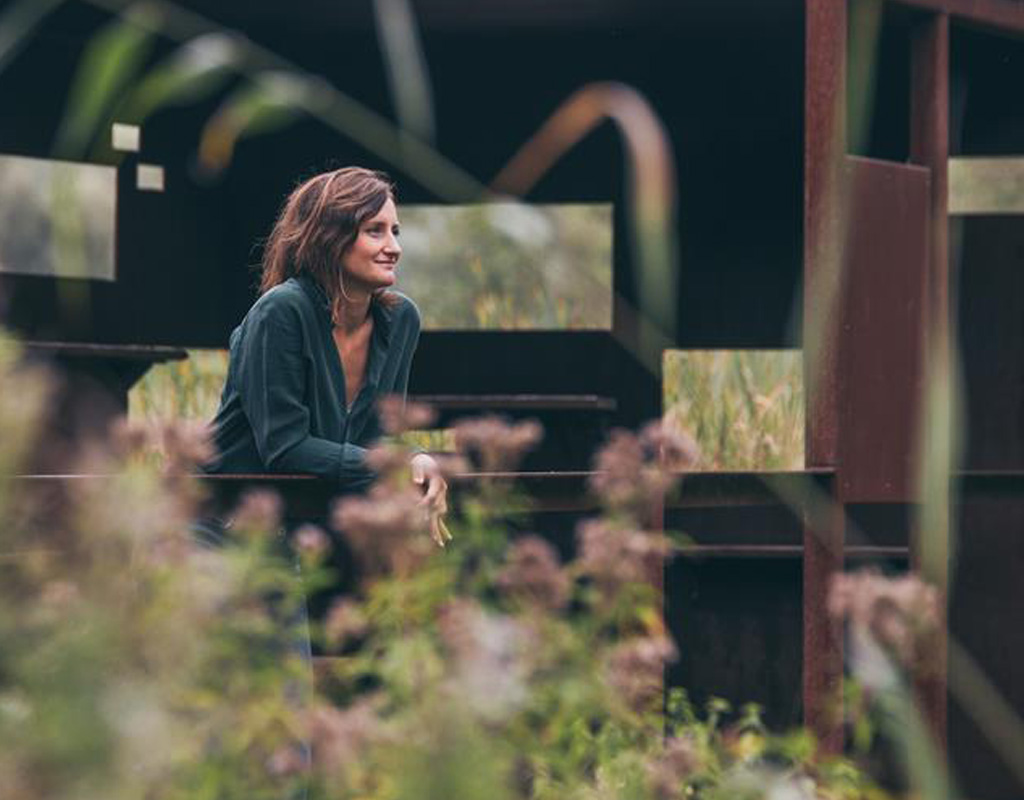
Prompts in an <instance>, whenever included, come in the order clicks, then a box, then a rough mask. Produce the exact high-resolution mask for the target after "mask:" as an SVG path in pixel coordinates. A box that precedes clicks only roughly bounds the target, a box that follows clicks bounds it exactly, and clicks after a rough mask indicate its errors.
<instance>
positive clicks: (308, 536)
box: [294, 524, 331, 561]
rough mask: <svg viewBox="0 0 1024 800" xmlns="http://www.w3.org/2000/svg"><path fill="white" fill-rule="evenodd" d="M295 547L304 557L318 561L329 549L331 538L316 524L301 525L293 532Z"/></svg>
mask: <svg viewBox="0 0 1024 800" xmlns="http://www.w3.org/2000/svg"><path fill="white" fill-rule="evenodd" d="M294 541H295V549H296V550H297V551H298V552H299V555H301V556H302V557H303V558H305V559H309V560H311V561H319V560H320V559H322V558H323V557H324V556H325V555H326V554H327V552H328V551H329V550H330V549H331V540H330V539H329V538H328V536H327V534H326V533H324V531H323V528H321V527H320V526H318V525H312V524H306V525H302V526H300V527H299V528H298V530H296V531H295V534H294Z"/></svg>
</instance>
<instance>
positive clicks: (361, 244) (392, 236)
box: [341, 198, 402, 292]
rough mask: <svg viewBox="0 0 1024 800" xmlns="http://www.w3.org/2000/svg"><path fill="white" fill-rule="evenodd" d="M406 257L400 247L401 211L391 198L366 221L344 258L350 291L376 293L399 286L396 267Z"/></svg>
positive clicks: (347, 287) (345, 278)
mask: <svg viewBox="0 0 1024 800" xmlns="http://www.w3.org/2000/svg"><path fill="white" fill-rule="evenodd" d="M401 255H402V246H401V245H400V244H399V243H398V210H397V209H396V208H395V203H394V201H393V200H391V198H388V199H387V200H386V201H385V202H384V205H383V206H381V209H380V211H378V212H377V213H376V215H375V216H373V217H371V218H370V219H368V220H366V222H364V223H363V224H362V225H361V226H360V228H359V233H358V235H357V236H356V239H355V241H354V242H353V243H352V245H351V246H350V247H349V248H348V250H347V251H346V252H345V255H344V256H343V257H342V264H341V265H342V270H343V276H344V281H345V288H346V290H348V289H350V288H355V289H363V290H365V291H368V292H372V291H374V290H376V289H381V288H384V287H387V286H391V285H392V284H394V282H395V267H396V265H397V264H398V259H399V257H401Z"/></svg>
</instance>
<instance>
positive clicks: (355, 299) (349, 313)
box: [334, 290, 373, 334]
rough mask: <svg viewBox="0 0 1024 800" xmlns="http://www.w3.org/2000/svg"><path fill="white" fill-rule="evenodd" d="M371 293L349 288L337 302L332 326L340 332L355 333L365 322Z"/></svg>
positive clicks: (368, 314)
mask: <svg viewBox="0 0 1024 800" xmlns="http://www.w3.org/2000/svg"><path fill="white" fill-rule="evenodd" d="M372 300H373V295H372V294H371V293H370V292H360V291H354V290H349V291H347V292H346V297H345V298H344V299H343V300H342V302H341V303H339V304H338V308H337V311H336V312H335V315H334V327H335V328H339V329H340V330H341V332H342V333H345V334H348V333H355V332H356V331H358V330H359V329H360V328H361V327H362V326H363V325H365V324H366V321H367V319H369V316H370V303H371V302H372Z"/></svg>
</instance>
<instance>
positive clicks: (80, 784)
mask: <svg viewBox="0 0 1024 800" xmlns="http://www.w3.org/2000/svg"><path fill="white" fill-rule="evenodd" d="M16 361H17V350H16V347H14V346H13V345H12V344H10V343H7V342H0V386H2V387H3V389H4V391H3V392H0V443H2V445H3V446H0V458H2V463H0V475H3V476H8V477H7V478H6V479H4V480H0V576H2V580H0V643H2V646H0V796H3V797H4V799H5V800H30V799H31V800H49V798H61V799H62V800H63V798H91V797H104V798H112V800H119V798H126V799H127V798H136V797H146V798H150V800H164V799H165V798H166V799H167V800H179V799H180V800H186V799H187V800H194V799H195V798H218V800H231V799H232V798H239V800H241V798H246V800H249V799H250V798H257V799H258V798H271V797H273V798H279V797H286V796H296V793H298V792H300V791H302V790H303V787H304V788H305V790H307V791H308V796H310V797H312V798H323V799H324V800H334V799H340V798H353V799H354V798H367V799H369V798H378V799H379V800H404V799H405V798H408V799H409V800H412V799H413V798H415V800H461V799H462V798H465V799H466V800H470V798H473V799H474V800H475V798H479V797H480V796H482V795H484V794H486V795H487V796H490V797H495V798H504V799H507V800H516V798H523V799H524V800H526V799H527V798H529V799H530V800H542V799H543V800H548V799H549V798H550V799H551V800H554V799H555V798H559V799H561V798H595V799H596V798H622V799H623V800H630V799H632V798H635V800H674V799H677V800H683V798H686V797H705V798H719V797H737V796H744V797H748V796H749V797H768V796H782V795H778V794H777V793H778V792H783V793H788V794H785V796H801V797H802V796H809V797H810V796H815V797H829V798H854V797H866V796H879V795H877V794H873V793H874V790H873V789H872V787H871V784H870V782H869V781H868V780H867V778H865V776H864V775H863V774H862V773H860V772H858V771H857V770H856V768H855V767H854V766H853V764H852V763H850V762H849V761H846V760H845V759H841V758H831V757H824V756H822V755H820V754H818V753H817V752H816V748H815V745H814V742H813V739H812V738H811V737H810V736H809V735H808V734H806V733H798V734H793V735H787V736H782V737H779V736H775V735H773V734H772V733H770V732H769V731H767V730H766V729H765V728H764V726H763V724H762V723H761V721H760V715H759V712H758V710H757V709H756V708H755V707H746V708H744V709H741V711H740V713H733V712H732V710H731V707H730V706H729V704H728V703H725V702H724V701H721V700H715V701H713V702H712V704H711V705H710V706H709V708H708V709H707V710H704V711H699V710H696V709H694V708H693V707H692V706H691V705H690V704H689V702H688V701H687V699H686V695H685V693H684V692H681V691H675V692H673V693H672V694H671V695H670V697H669V702H668V705H667V706H666V705H665V703H664V698H663V682H662V681H663V678H662V676H663V669H664V664H665V662H666V661H667V660H671V659H672V658H674V657H675V647H674V645H673V643H672V642H671V641H670V639H669V637H668V634H667V632H666V627H665V623H664V620H663V619H662V616H661V599H660V596H659V594H658V592H657V591H656V590H655V588H654V584H653V582H652V577H653V575H654V573H655V571H657V570H658V569H660V565H661V559H662V558H663V557H665V556H667V555H669V553H670V551H671V549H672V545H671V542H670V541H669V540H668V539H666V538H665V537H663V536H662V535H661V534H659V533H657V532H649V531H644V530H643V529H642V528H640V523H639V519H638V517H637V516H636V515H637V514H638V513H640V512H641V511H642V509H643V507H644V504H645V503H647V502H649V501H650V499H651V498H650V492H651V491H652V490H660V489H661V488H663V487H665V486H666V483H665V481H666V480H669V481H671V480H674V479H675V478H674V477H673V476H672V475H670V474H669V473H666V472H664V469H663V467H662V465H661V461H660V458H659V455H658V452H657V448H655V449H653V450H652V449H650V447H649V446H648V445H649V444H651V443H657V442H659V441H660V442H666V444H667V443H668V442H667V440H665V439H663V438H659V436H658V435H657V434H650V433H645V434H644V436H642V437H640V438H639V439H637V440H636V445H637V446H634V444H633V443H632V440H629V441H627V439H626V438H623V437H627V438H628V437H630V436H632V435H631V434H626V433H624V432H620V433H619V434H618V439H617V443H618V444H617V447H616V448H615V449H614V451H609V455H608V456H607V457H606V458H605V459H604V463H605V464H606V466H607V467H608V470H609V472H608V473H607V474H604V475H601V476H595V478H594V485H593V486H592V487H591V488H592V491H593V492H594V494H595V496H596V497H598V498H600V499H601V502H602V503H603V504H605V505H604V510H603V513H602V514H601V515H600V516H597V517H595V518H593V519H589V520H585V521H583V522H582V523H581V526H580V530H579V538H578V542H577V549H576V554H575V556H574V557H573V559H572V560H571V561H569V562H567V563H563V562H562V560H561V558H560V557H559V555H558V553H557V551H556V550H555V549H554V548H553V547H552V546H551V545H550V544H549V543H547V542H546V541H545V540H544V539H542V538H540V537H537V536H525V537H519V538H514V537H510V533H509V531H510V524H515V521H516V520H517V519H519V518H520V517H521V515H522V513H523V512H524V511H525V510H526V509H527V508H528V502H527V499H526V498H524V497H522V496H521V495H519V494H518V493H517V492H516V491H515V489H514V487H512V486H511V485H509V484H507V483H502V482H500V481H498V480H485V481H483V482H482V483H481V484H480V485H479V486H478V487H476V489H474V490H470V489H467V490H466V491H464V492H463V493H462V494H461V495H460V498H459V503H458V511H457V513H454V514H453V515H452V517H451V519H450V527H451V529H452V531H453V533H454V534H455V539H454V541H453V542H452V543H451V544H450V545H449V546H448V548H447V549H444V550H441V549H439V548H437V547H436V545H434V543H433V542H432V541H431V540H430V539H429V538H428V537H427V535H426V534H425V533H424V531H423V530H422V529H421V525H422V522H417V521H416V520H417V516H416V514H415V513H410V512H413V510H414V509H416V508H417V503H418V498H419V494H418V492H416V491H415V490H411V487H410V481H409V475H408V466H407V465H408V457H407V454H406V455H404V456H403V455H402V454H401V453H398V454H397V457H394V458H388V459H385V462H384V463H386V464H390V465H391V466H390V467H386V468H382V472H381V476H382V477H381V479H380V481H379V482H378V484H377V486H376V487H375V488H374V490H373V491H372V493H371V494H370V495H369V496H367V497H359V496H355V497H350V498H349V499H348V500H346V501H343V502H342V503H340V504H339V505H338V506H337V507H336V510H335V516H334V519H333V523H332V524H333V526H334V527H335V528H339V529H343V530H344V531H345V534H344V535H345V537H346V541H347V545H348V547H349V548H350V549H351V552H352V554H353V556H354V558H355V559H356V561H357V563H358V565H359V570H358V575H359V580H358V583H357V584H356V585H355V586H352V587H350V592H349V594H348V595H346V596H345V597H343V598H340V599H339V600H338V602H337V603H336V604H335V606H334V607H333V608H332V609H331V610H330V611H329V613H328V614H327V616H326V618H325V620H324V623H323V626H322V628H318V632H317V638H318V640H319V641H321V642H322V643H323V646H324V647H325V648H326V649H327V651H328V653H329V654H330V657H329V658H325V659H321V660H320V661H319V662H318V664H317V670H318V672H319V680H318V684H317V686H314V685H313V684H312V682H311V677H312V676H311V670H310V664H309V663H308V662H307V661H304V660H303V658H302V656H301V653H300V648H299V647H298V642H299V641H300V637H301V624H299V623H298V620H299V618H298V617H297V614H296V611H297V609H298V607H299V604H300V603H301V602H302V593H303V587H302V584H301V583H300V582H299V581H297V580H296V578H295V571H294V560H295V559H296V558H297V560H298V561H299V562H301V564H302V570H303V582H304V583H305V584H306V585H307V586H310V585H312V586H323V585H324V584H325V581H327V580H329V576H328V575H327V574H326V573H325V572H324V569H323V566H322V565H323V563H324V561H323V559H324V557H325V553H326V550H327V548H328V547H329V546H330V544H329V541H330V540H329V538H328V537H327V536H326V535H325V533H324V532H323V531H322V530H320V529H318V528H316V527H314V526H309V525H306V526H305V527H303V528H300V529H299V530H297V531H295V532H294V535H293V537H292V540H291V541H292V548H291V553H294V555H292V554H290V553H289V551H286V550H282V547H281V540H280V536H279V530H280V527H279V526H280V524H281V523H280V507H279V505H278V503H277V501H276V500H275V499H274V498H273V497H272V496H269V495H266V494H258V495H252V494H250V495H248V496H246V497H244V498H243V500H242V502H241V504H240V505H239V506H238V507H237V508H236V509H234V510H233V511H231V512H230V516H231V519H232V524H231V527H230V529H229V531H228V537H227V541H226V542H224V544H223V545H222V546H220V547H215V548H211V547H208V546H204V545H200V544H199V543H197V541H196V540H195V539H193V537H192V534H191V531H190V524H191V522H192V521H193V520H194V519H195V517H196V515H197V514H198V513H199V507H198V503H199V502H200V501H201V500H202V494H203V493H202V488H201V485H200V484H199V483H198V482H197V481H196V480H195V479H194V478H192V477H191V476H190V475H189V474H188V473H189V468H190V465H194V463H195V462H196V461H199V460H202V458H203V457H204V455H205V454H206V452H207V450H206V448H207V447H208V444H207V443H206V442H205V440H204V439H203V438H202V436H201V433H200V431H201V429H200V428H197V427H195V426H191V427H190V426H187V425H183V424H180V423H179V424H177V425H174V424H166V423H165V424H162V425H161V426H158V427H153V426H138V425H128V426H121V427H120V428H119V429H118V430H117V431H116V433H115V435H114V436H113V437H112V438H111V439H110V440H109V441H108V442H107V443H106V445H105V446H104V447H102V448H96V447H95V446H93V447H91V448H89V449H88V451H87V452H83V453H81V454H80V456H79V459H80V460H79V462H78V463H77V464H74V465H72V468H73V469H75V470H77V471H78V472H80V473H82V474H85V475H91V476H93V477H92V478H88V479H82V480H80V481H56V482H52V483H45V482H38V481H37V482H29V483H23V482H18V481H17V480H16V479H12V478H10V477H9V476H12V475H16V474H17V473H18V464H19V463H20V461H21V459H22V458H23V457H25V456H26V455H27V454H29V453H30V452H31V450H32V448H33V447H36V446H39V442H38V440H37V438H36V437H37V435H42V434H43V433H44V432H45V430H44V428H43V427H42V426H41V425H40V420H41V419H42V418H43V414H44V412H45V407H46V403H45V397H46V394H47V391H48V382H47V379H46V376H45V375H43V374H41V373H36V372H31V371H28V370H18V371H15V370H14V369H13V365H14V364H15V362H16ZM521 425H527V424H526V423H522V424H521ZM527 427H528V426H527ZM527 427H524V428H522V429H519V428H517V427H510V426H507V425H505V424H503V423H500V422H498V421H496V420H490V421H485V422H480V423H465V424H464V425H463V426H462V427H460V428H457V430H456V435H455V439H456V441H457V442H458V443H459V446H460V448H463V449H464V450H465V452H464V455H466V456H467V457H469V456H470V455H471V453H472V452H476V453H477V454H478V455H481V456H482V457H484V458H485V460H487V462H488V463H491V462H492V461H494V460H495V459H498V460H503V461H502V465H503V466H504V467H508V468H513V467H514V464H515V460H516V459H517V458H518V457H519V456H521V454H522V451H523V449H524V448H525V447H526V446H528V445H529V443H530V442H532V441H534V440H535V433H534V432H533V431H532V430H528V429H527ZM651 436H653V437H654V438H651ZM644 437H647V438H644ZM645 443H646V444H645ZM154 444H159V445H160V446H161V447H162V448H163V449H164V454H165V460H164V462H163V465H162V466H158V465H156V464H155V463H154V462H153V460H152V459H149V458H147V457H146V453H147V451H148V448H150V447H152V446H153V445H154ZM55 501H56V502H55ZM297 624H299V627H297ZM307 745H308V746H310V747H311V750H308V749H307ZM309 753H311V754H312V761H311V762H310V761H309V760H308V754H309ZM741 789H742V792H743V793H742V794H741V793H740V790H741ZM768 790H770V792H769V791H768ZM801 791H809V792H811V794H807V795H804V794H793V793H794V792H801ZM773 793H776V794H773Z"/></svg>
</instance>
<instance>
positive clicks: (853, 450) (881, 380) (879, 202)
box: [838, 157, 931, 503]
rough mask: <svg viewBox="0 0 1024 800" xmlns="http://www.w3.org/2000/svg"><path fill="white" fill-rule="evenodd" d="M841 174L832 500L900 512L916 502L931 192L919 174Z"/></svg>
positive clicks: (874, 169) (854, 163)
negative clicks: (845, 186) (846, 215)
mask: <svg viewBox="0 0 1024 800" xmlns="http://www.w3.org/2000/svg"><path fill="white" fill-rule="evenodd" d="M846 164H847V170H848V181H849V185H850V194H851V197H850V231H849V242H848V245H847V262H846V271H847V276H846V280H845V288H844V291H843V302H842V309H841V324H842V336H841V339H840V342H839V365H840V374H839V382H838V388H839V396H840V404H839V439H838V456H839V468H838V471H839V495H840V497H841V498H842V499H843V501H844V502H864V503H872V502H876V503H877V502H900V501H905V500H909V499H911V498H912V497H913V496H914V494H915V493H916V475H915V467H914V456H915V453H916V449H917V442H916V431H917V426H918V424H919V419H920V417H919V413H918V412H919V408H920V397H921V389H922V378H923V371H924V354H923V352H922V351H923V346H922V345H923V325H924V318H925V302H924V287H925V275H926V271H927V266H928V231H929V213H930V209H931V194H930V192H931V186H930V182H929V174H928V170H927V169H925V168H923V167H917V166H911V165H907V164H895V163H892V162H885V161H874V160H871V159H864V158H854V157H850V158H847V160H846Z"/></svg>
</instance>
